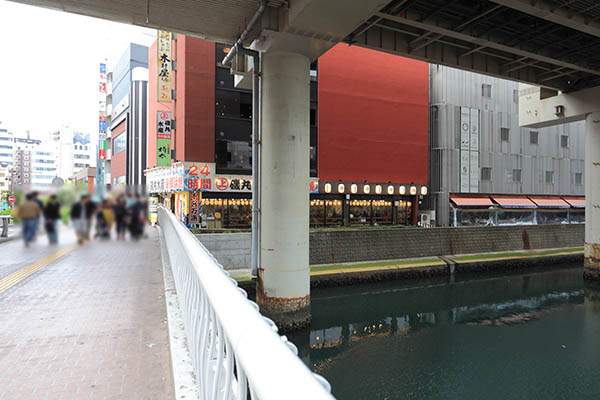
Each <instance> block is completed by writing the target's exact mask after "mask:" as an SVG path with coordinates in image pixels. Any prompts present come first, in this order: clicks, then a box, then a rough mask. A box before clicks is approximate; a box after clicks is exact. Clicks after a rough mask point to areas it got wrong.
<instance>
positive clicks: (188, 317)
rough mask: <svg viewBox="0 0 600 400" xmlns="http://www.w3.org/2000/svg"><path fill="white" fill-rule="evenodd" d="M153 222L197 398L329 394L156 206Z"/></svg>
mask: <svg viewBox="0 0 600 400" xmlns="http://www.w3.org/2000/svg"><path fill="white" fill-rule="evenodd" d="M158 221H159V224H160V227H161V229H162V231H163V236H164V240H165V244H166V248H167V252H168V254H169V259H170V262H171V268H172V270H173V277H174V280H175V287H176V289H177V296H178V298H179V304H180V307H181V311H182V313H183V318H184V325H185V330H186V334H187V339H188V347H189V351H190V355H191V358H192V361H193V363H194V372H195V373H196V379H197V383H198V389H199V393H200V398H201V399H203V400H208V399H210V400H213V399H223V400H245V399H248V398H252V399H261V400H263V399H264V400H284V399H285V400H292V399H303V400H305V399H310V400H317V399H330V400H331V399H333V396H332V395H331V394H330V391H331V386H330V385H329V383H328V382H327V381H326V380H325V379H324V378H323V377H321V376H319V375H317V374H313V373H312V372H311V371H310V370H309V369H308V368H307V367H306V365H304V363H303V362H302V360H300V358H298V356H297V354H298V350H297V348H296V346H295V345H294V344H293V343H291V342H289V341H288V340H287V338H286V337H285V336H279V335H278V334H277V326H276V325H275V323H273V321H271V320H270V319H268V318H265V317H263V316H262V315H261V314H260V313H259V311H258V305H257V304H256V303H254V302H252V301H250V300H248V299H247V294H246V292H245V291H244V290H243V289H241V288H238V287H237V282H236V281H235V279H233V278H231V277H230V276H229V274H228V273H227V271H225V270H224V269H223V267H222V266H221V265H220V264H219V263H218V262H217V260H215V258H214V257H213V256H212V255H211V254H210V253H209V252H208V251H207V250H206V248H204V246H203V245H202V244H201V243H200V242H199V241H198V240H197V239H196V238H195V237H194V236H193V235H192V234H191V232H190V231H189V230H188V229H187V228H186V227H185V226H184V225H183V224H182V223H181V222H179V220H178V219H177V218H176V217H175V216H174V215H173V214H172V213H171V212H170V211H168V210H166V209H165V208H164V207H159V209H158Z"/></svg>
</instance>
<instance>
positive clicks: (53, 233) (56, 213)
mask: <svg viewBox="0 0 600 400" xmlns="http://www.w3.org/2000/svg"><path fill="white" fill-rule="evenodd" d="M59 219H60V204H58V201H57V200H56V195H55V194H53V195H51V196H50V198H49V199H48V201H47V202H46V206H45V207H44V221H45V222H44V227H45V228H46V233H47V234H48V240H49V242H50V244H56V243H58V220H59Z"/></svg>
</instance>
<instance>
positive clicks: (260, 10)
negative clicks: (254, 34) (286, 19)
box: [222, 0, 268, 65]
mask: <svg viewBox="0 0 600 400" xmlns="http://www.w3.org/2000/svg"><path fill="white" fill-rule="evenodd" d="M267 2H268V0H260V6H259V7H258V10H256V12H255V13H254V16H253V17H252V19H251V20H250V22H249V23H248V26H246V29H244V31H243V32H242V34H241V35H240V37H238V39H237V40H236V41H235V43H234V44H233V46H231V51H230V52H229V53H227V55H226V56H225V58H223V61H222V64H223V65H228V64H229V63H230V62H231V59H232V58H233V56H234V55H235V53H237V51H238V49H239V48H240V47H243V46H244V40H246V38H247V37H248V35H249V34H250V32H251V31H252V28H254V25H256V23H257V22H258V20H259V19H260V17H261V16H262V15H263V13H264V12H265V9H266V8H267Z"/></svg>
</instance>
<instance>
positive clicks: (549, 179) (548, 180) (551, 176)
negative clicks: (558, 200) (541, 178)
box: [546, 171, 554, 183]
mask: <svg viewBox="0 0 600 400" xmlns="http://www.w3.org/2000/svg"><path fill="white" fill-rule="evenodd" d="M553 182H554V172H553V171H546V183H553Z"/></svg>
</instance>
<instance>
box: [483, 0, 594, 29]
mask: <svg viewBox="0 0 600 400" xmlns="http://www.w3.org/2000/svg"><path fill="white" fill-rule="evenodd" d="M490 1H492V2H494V3H497V4H501V5H503V6H505V7H509V8H512V9H514V10H517V11H520V12H522V13H525V14H529V15H532V16H534V17H537V18H542V19H544V20H546V21H550V22H553V23H555V24H559V25H562V26H566V27H568V28H571V29H575V30H577V31H580V32H584V33H587V34H588V35H592V36H596V37H600V23H598V22H594V21H588V20H587V19H586V17H585V16H584V15H580V14H572V13H571V12H569V11H568V10H564V9H561V8H559V7H556V5H555V4H553V3H550V2H549V1H547V0H537V1H535V2H534V1H530V0H490Z"/></svg>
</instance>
